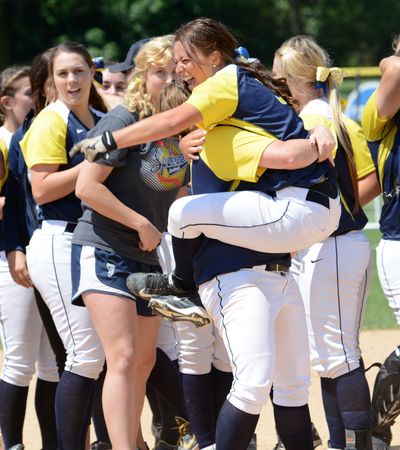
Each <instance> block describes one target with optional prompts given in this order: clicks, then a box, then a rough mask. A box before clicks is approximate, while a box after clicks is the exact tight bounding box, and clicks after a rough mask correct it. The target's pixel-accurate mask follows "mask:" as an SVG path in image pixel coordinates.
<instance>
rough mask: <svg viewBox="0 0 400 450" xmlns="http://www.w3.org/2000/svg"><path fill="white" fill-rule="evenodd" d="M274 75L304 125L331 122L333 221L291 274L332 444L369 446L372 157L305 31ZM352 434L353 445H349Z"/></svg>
mask: <svg viewBox="0 0 400 450" xmlns="http://www.w3.org/2000/svg"><path fill="white" fill-rule="evenodd" d="M273 73H274V76H276V77H283V78H285V79H286V80H287V83H288V86H289V88H290V90H291V92H292V95H293V97H294V98H295V99H296V100H297V101H298V107H297V109H298V112H299V114H300V116H301V118H302V119H303V121H304V123H305V126H306V127H307V128H309V129H310V128H312V127H314V126H315V125H317V124H328V125H329V124H331V127H332V129H333V131H334V132H335V134H336V136H337V139H338V148H337V150H336V152H335V166H336V170H337V173H338V181H339V187H340V192H341V205H342V214H341V217H340V222H339V227H338V228H337V230H336V231H335V232H334V233H333V234H332V235H331V236H330V237H328V238H327V239H325V240H324V241H321V242H319V243H316V244H314V245H312V246H311V247H310V248H308V249H305V250H301V251H299V252H298V255H297V256H296V258H294V260H293V273H294V274H295V276H296V278H297V282H298V285H299V288H300V291H301V294H302V297H303V301H304V304H305V308H306V315H307V325H308V333H309V341H310V348H311V362H312V366H313V368H314V369H315V370H316V371H317V372H318V375H319V376H320V379H321V389H322V399H323V404H324V408H325V415H326V420H327V423H328V428H329V436H330V447H331V448H335V449H343V448H346V449H347V448H350V447H351V448H357V449H363V450H364V449H369V448H371V447H370V446H371V435H370V427H371V418H370V395H369V389H368V384H367V382H366V379H365V375H364V367H363V363H362V359H361V351H360V347H359V332H360V328H361V324H362V319H363V313H364V308H365V302H366V298H367V294H368V288H369V278H370V277H369V275H370V274H369V271H370V256H371V255H370V253H371V252H370V245H369V242H368V239H367V237H366V236H365V234H364V232H363V228H364V226H365V224H366V223H367V217H366V216H365V214H364V212H363V210H362V209H361V205H360V200H359V195H360V194H359V193H361V194H362V196H363V198H365V196H368V195H369V194H368V192H369V190H370V188H371V186H373V183H374V180H375V170H374V165H373V161H372V158H371V156H370V153H369V149H368V146H367V143H366V139H365V136H364V134H363V132H362V130H361V128H360V127H359V126H358V125H357V124H356V123H354V122H353V121H350V120H349V119H347V118H346V117H344V116H343V115H342V113H341V109H340V98H339V94H338V91H337V86H338V84H339V83H340V81H341V77H342V74H341V71H340V69H338V68H333V67H332V63H331V60H330V58H329V55H328V54H327V53H326V51H325V50H324V49H322V48H321V47H320V46H319V45H318V44H317V43H316V42H315V41H314V40H313V39H312V38H311V37H309V36H295V37H293V38H291V39H289V40H287V41H286V42H284V43H283V44H282V46H281V47H280V48H279V49H278V50H277V51H276V53H275V58H274V65H273ZM352 440H354V443H355V444H354V445H355V447H353V446H351V445H350V444H348V443H347V442H351V441H352ZM347 445H349V447H347Z"/></svg>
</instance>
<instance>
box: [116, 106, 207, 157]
mask: <svg viewBox="0 0 400 450" xmlns="http://www.w3.org/2000/svg"><path fill="white" fill-rule="evenodd" d="M201 120H202V117H201V114H200V112H199V111H198V110H197V109H196V108H195V107H193V106H191V105H187V104H183V105H181V106H178V107H177V108H174V109H172V110H170V111H166V112H163V113H160V114H155V115H154V116H151V117H148V118H147V119H143V120H139V121H138V122H136V123H134V124H133V125H130V126H128V127H126V128H123V129H121V130H118V131H115V132H114V133H113V136H114V139H115V142H116V144H117V147H118V148H127V147H133V146H135V145H138V144H143V143H146V142H151V141H154V140H157V139H161V138H165V137H168V136H174V135H177V134H179V133H180V132H181V131H183V130H185V129H187V128H189V127H191V126H193V125H194V124H195V123H197V122H200V121H201Z"/></svg>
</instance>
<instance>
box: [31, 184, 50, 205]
mask: <svg viewBox="0 0 400 450" xmlns="http://www.w3.org/2000/svg"><path fill="white" fill-rule="evenodd" d="M32 196H33V199H34V200H35V202H36V203H37V204H38V205H43V204H44V203H48V202H49V200H48V198H47V197H48V195H46V191H41V190H40V189H34V188H32Z"/></svg>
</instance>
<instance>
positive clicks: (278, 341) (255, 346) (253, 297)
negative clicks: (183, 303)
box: [199, 266, 310, 414]
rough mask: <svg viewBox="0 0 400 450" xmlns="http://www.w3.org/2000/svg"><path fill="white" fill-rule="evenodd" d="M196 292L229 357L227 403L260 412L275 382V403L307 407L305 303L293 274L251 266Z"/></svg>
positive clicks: (249, 410) (204, 285)
mask: <svg viewBox="0 0 400 450" xmlns="http://www.w3.org/2000/svg"><path fill="white" fill-rule="evenodd" d="M199 292H200V295H201V299H202V302H203V304H204V306H205V307H206V309H207V312H208V314H209V315H210V317H212V319H213V321H214V324H215V326H216V327H217V328H218V331H219V333H220V335H221V336H222V338H223V340H224V344H225V347H226V349H227V351H228V355H229V358H230V361H231V366H232V369H233V377H234V382H233V385H232V389H231V392H230V394H229V395H228V400H229V401H230V403H232V404H233V405H234V406H236V407H237V408H239V409H240V410H242V411H245V412H247V413H250V414H260V413H261V410H262V407H263V405H264V404H266V403H267V402H268V398H269V393H270V389H271V385H272V383H273V385H274V403H276V404H278V405H281V406H302V405H305V404H306V403H307V402H308V388H309V384H310V367H309V365H310V361H309V358H310V356H309V349H308V340H307V327H306V320H305V314H304V307H303V302H302V300H301V297H300V293H299V290H298V287H297V285H296V283H295V281H294V279H293V277H292V275H291V274H290V273H287V274H283V273H277V272H266V271H265V266H255V267H253V268H251V269H242V270H239V271H237V272H233V273H227V274H223V275H218V276H217V277H216V278H214V279H212V280H210V281H208V282H206V283H203V284H202V285H200V287H199Z"/></svg>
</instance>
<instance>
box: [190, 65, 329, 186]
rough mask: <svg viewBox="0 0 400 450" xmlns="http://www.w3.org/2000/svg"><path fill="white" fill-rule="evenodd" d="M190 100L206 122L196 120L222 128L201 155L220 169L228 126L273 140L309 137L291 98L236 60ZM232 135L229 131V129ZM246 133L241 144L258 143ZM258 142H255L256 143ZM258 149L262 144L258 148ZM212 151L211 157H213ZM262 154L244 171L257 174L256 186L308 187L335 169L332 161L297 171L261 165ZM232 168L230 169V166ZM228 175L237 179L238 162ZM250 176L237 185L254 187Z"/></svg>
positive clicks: (214, 169)
mask: <svg viewBox="0 0 400 450" xmlns="http://www.w3.org/2000/svg"><path fill="white" fill-rule="evenodd" d="M187 103H188V104H191V105H192V106H194V107H195V108H196V109H197V110H198V111H199V112H200V113H201V115H202V119H203V120H202V122H201V123H199V124H197V125H198V126H199V127H200V128H204V129H206V130H208V131H209V132H210V131H211V130H213V131H214V130H215V129H218V128H219V130H216V131H218V133H220V136H221V138H220V139H213V141H212V142H211V141H210V140H208V143H206V147H207V149H206V148H205V151H206V152H207V155H208V156H207V158H208V159H207V160H206V159H205V158H203V160H204V161H205V163H206V165H207V166H208V168H209V169H210V170H211V171H212V172H214V173H218V171H220V170H221V167H223V166H224V165H225V166H227V164H226V158H225V154H224V152H223V151H222V150H221V149H222V148H223V145H225V144H224V141H226V139H225V138H224V136H223V135H224V132H225V131H224V130H225V129H226V127H227V126H229V127H236V128H238V129H241V130H246V131H250V132H253V133H255V134H256V135H261V136H264V137H269V138H270V139H280V140H283V141H286V140H288V139H295V138H296V139H302V138H307V137H308V131H307V130H306V129H305V128H304V125H303V122H302V120H301V119H300V118H299V116H298V115H297V114H296V113H295V111H294V110H293V109H292V108H291V107H290V106H289V105H287V103H286V102H285V101H284V100H283V99H282V98H280V97H278V96H277V95H276V94H275V93H274V92H273V91H272V90H270V89H268V88H267V87H265V86H264V85H263V84H262V83H261V82H259V81H258V80H257V79H255V78H254V77H253V76H252V75H251V74H250V73H249V72H248V71H247V70H246V69H244V68H242V67H239V66H236V65H234V64H231V65H228V66H226V67H224V68H223V69H221V70H220V71H218V72H217V73H216V74H215V75H214V76H213V77H210V78H208V79H207V80H206V81H204V82H203V83H201V84H200V85H199V86H196V88H195V89H194V90H193V92H192V95H191V96H190V98H189V99H188V100H187ZM226 132H227V133H228V134H230V133H231V131H230V130H228V131H226ZM249 136H250V134H249V133H248V134H247V137H243V138H242V139H243V142H242V147H243V148H245V147H246V140H247V147H248V148H249V151H248V155H247V157H249V155H251V148H252V147H253V146H254V138H253V137H249ZM256 146H257V144H256ZM257 151H258V147H257ZM211 155H212V156H211ZM258 162H259V158H257V157H253V158H252V159H251V161H248V165H247V168H246V170H247V171H249V173H251V174H256V181H257V182H258V183H259V185H258V190H261V191H263V192H271V191H277V190H280V189H283V188H285V187H289V186H298V187H310V186H312V185H313V184H316V183H317V182H318V181H320V180H321V178H322V177H323V176H325V175H327V174H332V173H333V171H331V167H330V164H329V163H328V162H323V163H314V164H311V165H310V166H308V167H305V168H303V169H298V170H290V171H289V170H276V169H268V170H265V169H264V170H259V169H258ZM228 169H231V171H229V170H228ZM224 177H225V178H229V179H241V178H237V169H236V168H235V164H231V165H229V166H227V167H226V168H225V173H224ZM247 181H251V182H253V181H254V180H246V179H243V185H242V183H241V185H240V187H239V188H238V189H241V190H244V189H246V190H247V189H251V188H250V187H249V186H248V183H246V182H247Z"/></svg>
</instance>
